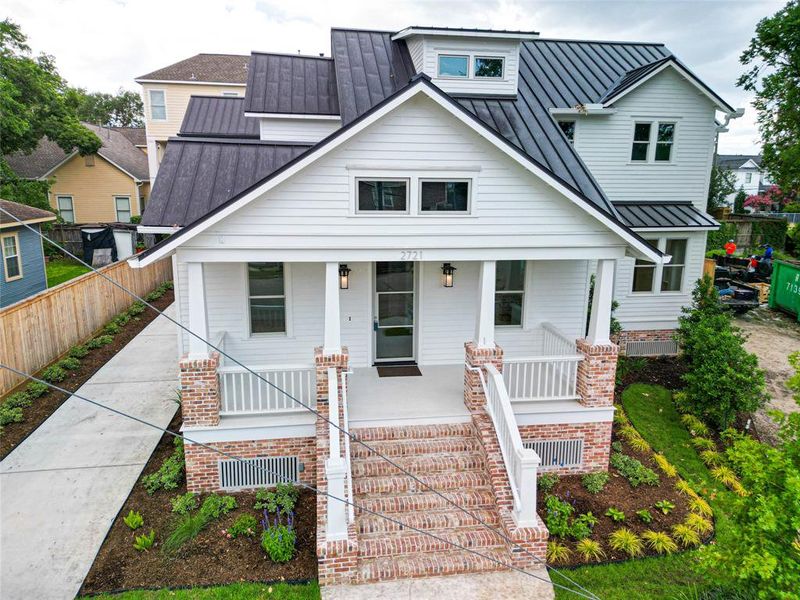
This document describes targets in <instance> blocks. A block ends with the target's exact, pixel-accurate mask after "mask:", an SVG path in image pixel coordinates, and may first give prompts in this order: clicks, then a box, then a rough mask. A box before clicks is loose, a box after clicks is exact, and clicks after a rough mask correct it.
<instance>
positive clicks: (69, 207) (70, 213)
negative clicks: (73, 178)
mask: <svg viewBox="0 0 800 600" xmlns="http://www.w3.org/2000/svg"><path fill="white" fill-rule="evenodd" d="M56 206H57V208H58V214H59V215H60V216H61V218H62V219H64V221H65V222H67V223H74V222H75V208H74V206H73V204H72V196H56Z"/></svg>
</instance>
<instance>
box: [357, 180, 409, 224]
mask: <svg viewBox="0 0 800 600" xmlns="http://www.w3.org/2000/svg"><path fill="white" fill-rule="evenodd" d="M411 179H412V178H411V177H410V176H406V177H393V176H391V175H387V176H378V175H375V176H370V175H356V177H355V179H354V181H353V198H354V200H355V202H354V204H353V214H355V215H359V216H375V215H379V216H381V217H389V216H393V217H407V216H409V215H410V214H411ZM360 181H402V182H404V183H405V184H406V209H405V210H361V209H359V208H358V183H359V182H360Z"/></svg>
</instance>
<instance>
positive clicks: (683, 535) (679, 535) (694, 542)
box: [672, 523, 700, 548]
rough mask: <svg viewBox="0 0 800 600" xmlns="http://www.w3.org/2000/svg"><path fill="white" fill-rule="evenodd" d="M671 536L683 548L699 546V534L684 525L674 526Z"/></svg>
mask: <svg viewBox="0 0 800 600" xmlns="http://www.w3.org/2000/svg"><path fill="white" fill-rule="evenodd" d="M672 535H673V536H674V537H675V539H676V540H678V541H679V542H680V543H681V545H682V546H683V547H684V548H689V547H691V546H699V545H700V534H699V533H697V531H695V530H694V529H692V528H691V527H689V526H688V525H685V524H684V523H679V524H678V525H675V526H674V527H673V528H672Z"/></svg>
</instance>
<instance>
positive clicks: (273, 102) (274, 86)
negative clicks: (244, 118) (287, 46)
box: [244, 52, 339, 115]
mask: <svg viewBox="0 0 800 600" xmlns="http://www.w3.org/2000/svg"><path fill="white" fill-rule="evenodd" d="M244 110H245V112H259V113H285V114H304V115H338V114H339V99H338V97H337V94H336V74H335V72H334V65H333V60H332V59H330V58H323V57H314V56H299V55H297V56H295V55H292V54H267V53H261V52H253V54H252V55H251V56H250V66H249V67H248V74H247V93H246V94H245V104H244Z"/></svg>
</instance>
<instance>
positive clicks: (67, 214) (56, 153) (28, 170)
mask: <svg viewBox="0 0 800 600" xmlns="http://www.w3.org/2000/svg"><path fill="white" fill-rule="evenodd" d="M84 125H85V126H86V127H88V128H89V129H90V130H91V131H93V132H94V133H95V134H96V135H97V136H98V137H99V138H100V140H101V141H102V143H103V145H102V146H101V148H100V149H99V150H98V151H97V153H96V154H90V155H88V156H81V155H80V154H79V153H78V152H77V150H76V151H74V152H70V153H66V152H64V150H62V149H61V148H60V147H59V146H58V144H56V143H55V142H52V141H50V140H49V139H48V138H46V137H45V138H42V140H41V141H40V142H39V144H38V146H37V147H36V148H35V149H34V151H33V152H32V153H31V154H23V153H21V152H17V153H15V154H12V155H9V156H6V160H7V161H8V164H9V166H10V167H11V168H12V169H13V170H14V172H15V173H16V174H17V175H19V176H20V177H25V178H28V179H41V180H51V181H52V184H51V186H50V192H49V199H50V206H52V207H53V209H54V210H57V211H58V214H59V215H60V216H61V218H62V219H64V221H66V222H67V223H114V222H120V223H130V221H131V217H135V216H138V215H141V214H142V209H143V207H144V205H145V203H146V201H147V197H148V195H149V193H150V176H149V174H148V171H147V156H146V155H145V153H144V152H143V151H142V150H141V149H139V148H137V147H136V146H135V145H134V143H132V142H131V140H130V138H131V137H132V135H133V134H132V133H131V132H130V131H126V132H124V133H123V132H121V131H118V130H117V129H115V128H109V127H101V126H98V125H92V124H91V123H84Z"/></svg>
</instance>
